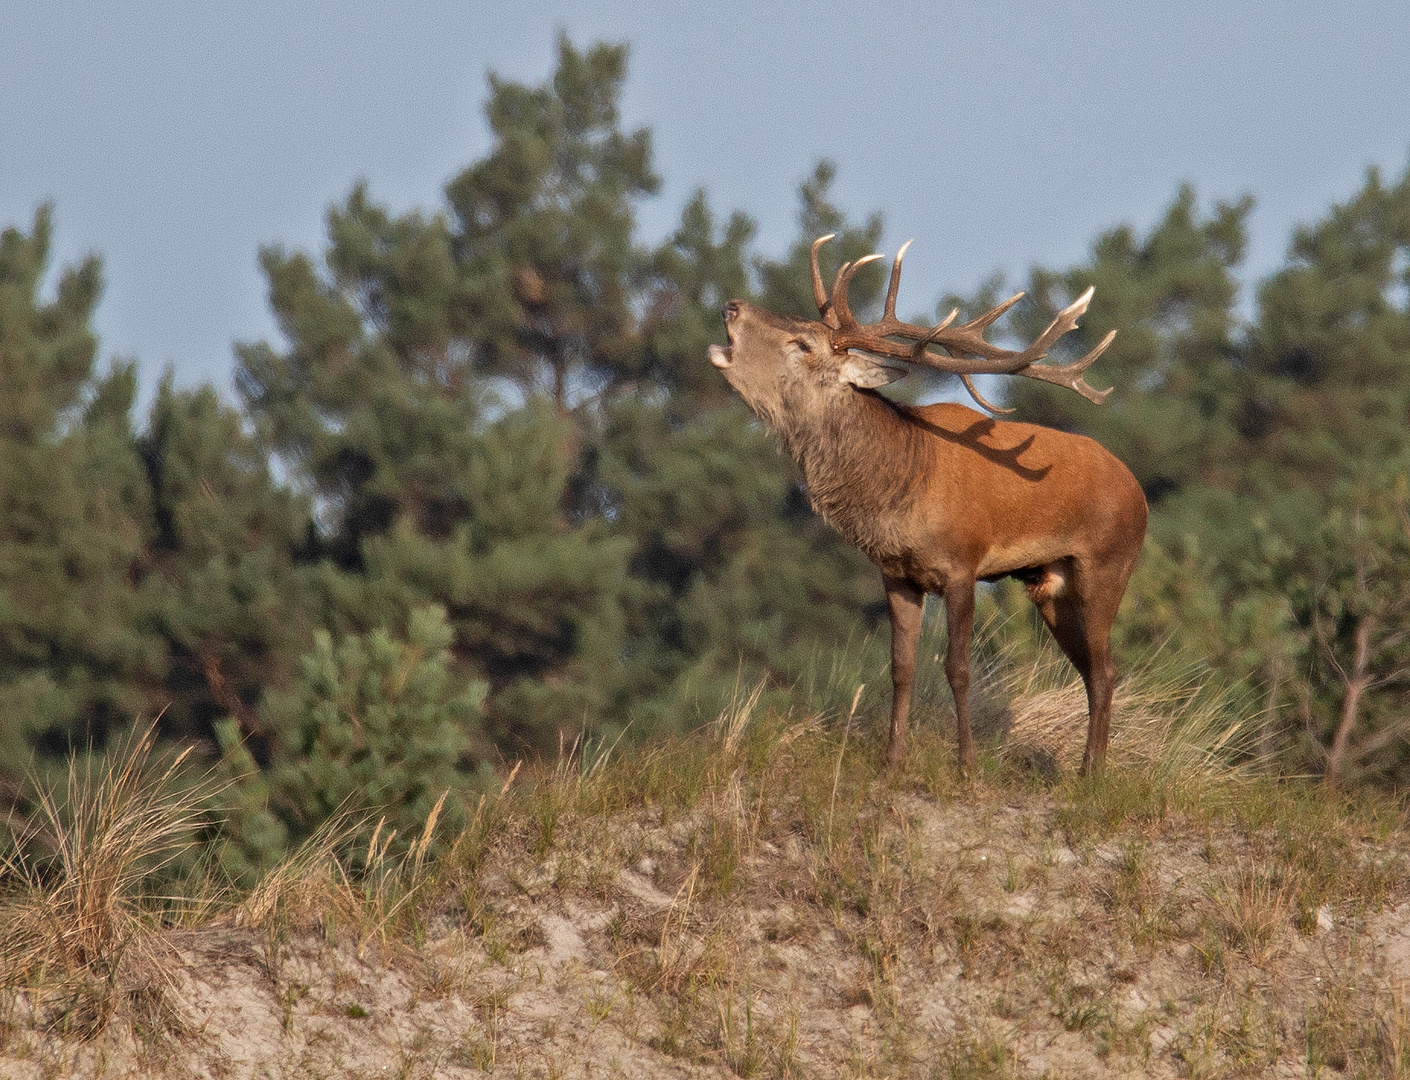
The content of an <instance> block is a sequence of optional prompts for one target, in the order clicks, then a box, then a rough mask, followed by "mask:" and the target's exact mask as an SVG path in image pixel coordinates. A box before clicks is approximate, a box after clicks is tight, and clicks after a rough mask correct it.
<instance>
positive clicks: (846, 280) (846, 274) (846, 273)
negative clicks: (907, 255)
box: [832, 255, 885, 330]
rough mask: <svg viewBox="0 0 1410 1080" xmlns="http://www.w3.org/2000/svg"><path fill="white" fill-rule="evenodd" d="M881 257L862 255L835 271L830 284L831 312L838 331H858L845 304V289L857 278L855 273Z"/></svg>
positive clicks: (849, 308)
mask: <svg viewBox="0 0 1410 1080" xmlns="http://www.w3.org/2000/svg"><path fill="white" fill-rule="evenodd" d="M884 257H885V256H882V255H863V256H862V257H861V258H860V259H858V260H857V261H856V262H849V263H843V264H842V266H841V268H840V269H839V270H838V271H837V277H836V279H835V280H834V281H833V283H832V310H833V312H834V313H835V314H836V316H837V322H838V327H839V329H842V330H860V329H861V327H859V326H858V325H857V320H856V318H855V317H853V315H852V308H851V305H849V304H848V303H847V288H848V286H850V285H851V284H852V279H853V278H854V277H856V276H857V271H858V270H860V269H861V268H862V267H864V266H866V265H867V263H873V262H876V260H877V259H881V258H884Z"/></svg>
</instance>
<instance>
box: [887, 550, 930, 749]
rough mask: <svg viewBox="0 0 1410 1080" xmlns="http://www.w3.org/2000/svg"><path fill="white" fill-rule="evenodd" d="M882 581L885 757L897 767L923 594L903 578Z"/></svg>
mask: <svg viewBox="0 0 1410 1080" xmlns="http://www.w3.org/2000/svg"><path fill="white" fill-rule="evenodd" d="M884 581H885V583H886V606H887V607H888V608H890V611H891V737H890V739H889V740H888V741H887V744H886V759H887V763H888V764H889V765H890V766H891V767H892V768H896V767H898V766H900V765H903V764H905V761H906V723H907V719H908V718H909V716H910V711H911V682H912V681H913V680H914V678H915V672H916V646H917V645H918V644H919V642H920V622H921V615H922V614H923V613H924V611H925V593H924V591H923V590H921V589H920V587H919V586H917V585H916V584H915V583H913V582H910V581H906V580H904V579H902V578H893V577H885V578H884Z"/></svg>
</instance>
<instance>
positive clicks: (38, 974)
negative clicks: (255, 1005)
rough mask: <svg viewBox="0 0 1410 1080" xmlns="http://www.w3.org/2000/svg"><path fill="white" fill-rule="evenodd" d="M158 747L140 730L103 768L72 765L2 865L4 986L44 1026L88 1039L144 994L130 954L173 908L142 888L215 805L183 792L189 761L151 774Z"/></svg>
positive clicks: (0, 972) (147, 979) (88, 761)
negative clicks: (127, 1000) (127, 1001)
mask: <svg viewBox="0 0 1410 1080" xmlns="http://www.w3.org/2000/svg"><path fill="white" fill-rule="evenodd" d="M154 738H155V731H154V727H148V728H146V729H145V730H142V731H134V732H133V733H132V734H131V735H129V737H128V738H127V739H126V740H125V741H124V742H123V743H121V744H119V745H118V746H117V747H115V748H114V749H113V751H112V752H111V754H110V755H109V757H108V758H107V759H106V760H99V759H98V758H96V757H95V756H94V755H91V754H90V755H87V756H86V757H84V758H83V759H82V760H81V761H80V760H79V759H75V760H73V761H72V762H71V763H70V766H69V772H68V778H67V779H68V782H67V785H66V787H65V788H64V789H63V790H55V789H53V788H48V787H44V788H41V789H40V790H39V791H38V793H37V800H36V801H37V807H38V809H37V813H36V814H35V816H34V818H33V819H32V822H31V825H30V827H29V829H28V830H26V831H24V832H22V833H21V834H20V835H19V836H18V837H17V838H16V843H15V847H14V849H13V850H12V851H11V852H9V853H8V854H6V855H5V856H4V857H3V859H0V879H3V880H4V882H5V884H6V885H7V887H8V888H7V891H6V894H5V897H4V902H3V907H0V939H3V943H4V944H3V949H0V980H2V981H3V982H2V983H0V985H3V986H4V987H5V988H6V989H8V990H11V991H15V990H23V991H27V993H28V996H27V998H26V1002H25V1003H26V1004H27V1005H28V1006H29V1008H30V1010H31V1012H32V1015H33V1016H34V1018H35V1020H36V1021H37V1022H39V1023H41V1024H43V1025H46V1026H57V1027H60V1028H63V1029H65V1030H73V1031H75V1032H77V1033H78V1034H80V1035H85V1036H88V1035H92V1034H95V1033H96V1032H97V1031H99V1030H101V1029H102V1027H103V1026H104V1025H105V1024H106V1023H107V1021H108V1019H109V1017H110V1016H111V1015H112V1013H113V1011H114V1009H115V1008H117V1007H118V1005H119V1004H120V1003H121V1001H122V998H123V996H124V995H125V994H126V995H127V996H129V997H130V996H132V995H133V994H137V995H138V996H143V995H145V996H147V997H151V995H152V985H153V983H152V978H151V975H152V971H151V970H150V969H151V965H143V964H142V963H141V962H140V959H141V958H140V957H139V958H137V959H134V957H133V956H132V954H133V952H134V946H137V945H139V944H143V943H144V942H143V941H142V939H143V938H144V937H150V933H149V932H150V931H151V930H152V929H153V927H154V926H155V925H156V922H157V913H158V912H159V911H160V910H161V909H162V908H163V907H164V906H166V905H164V903H163V901H167V900H171V899H174V898H168V897H162V896H153V895H152V894H151V893H150V892H149V891H147V889H146V885H147V883H148V882H150V881H152V880H153V877H154V875H156V874H157V873H158V872H159V871H160V870H162V868H163V867H165V866H166V865H168V864H169V863H171V862H172V860H174V859H176V858H177V857H178V856H179V855H180V854H181V853H182V852H183V851H185V850H186V849H187V848H188V847H189V845H190V843H191V840H192V837H193V836H194V834H195V833H196V830H197V829H198V828H199V827H201V826H202V825H203V824H205V823H206V822H207V821H208V819H209V814H208V812H207V811H206V810H205V806H206V804H207V800H208V799H209V798H210V795H211V790H210V788H209V786H208V785H205V784H201V783H198V784H195V785H188V786H182V785H181V784H180V782H179V781H180V777H181V775H182V767H183V764H184V763H185V760H186V757H187V754H186V753H182V754H179V755H178V756H177V757H176V758H175V759H174V760H172V761H170V762H169V763H167V764H165V765H164V766H161V765H158V764H156V763H155V762H154V757H153V744H154ZM168 910H169V909H168ZM147 944H150V943H147ZM136 951H139V952H141V951H142V950H140V949H139V950H136ZM144 966H145V967H146V968H147V970H145V971H144V970H142V969H143V968H144Z"/></svg>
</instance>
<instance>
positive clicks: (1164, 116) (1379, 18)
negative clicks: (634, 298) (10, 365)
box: [0, 0, 1410, 392]
mask: <svg viewBox="0 0 1410 1080" xmlns="http://www.w3.org/2000/svg"><path fill="white" fill-rule="evenodd" d="M560 28H561V29H565V30H567V31H568V33H569V34H570V35H571V36H572V38H573V39H574V40H575V41H576V42H577V43H578V44H579V45H586V44H588V43H590V42H592V41H594V40H599V39H607V40H614V41H623V40H625V41H628V42H630V43H631V46H632V54H631V55H632V60H631V75H630V79H629V83H628V86H627V90H626V96H625V102H624V113H625V121H626V123H627V124H628V125H629V126H639V125H646V126H649V127H651V128H652V130H653V132H654V136H655V146H656V165H657V170H658V172H660V174H661V175H662V177H663V178H664V181H665V184H664V187H663V189H662V193H661V195H660V196H659V197H658V198H656V199H655V200H652V201H651V202H650V203H649V204H647V205H646V206H644V207H643V208H642V213H641V224H642V230H643V235H644V236H645V237H646V238H648V239H653V238H657V237H660V236H662V235H664V234H665V233H667V232H668V231H669V230H670V229H671V227H672V226H673V224H674V221H675V218H676V216H677V215H678V213H679V211H680V209H681V207H682V205H683V204H684V203H685V201H686V200H687V199H688V198H689V196H690V194H691V192H692V191H693V190H694V189H695V188H696V187H698V186H703V187H704V188H706V190H707V191H708V192H709V194H710V197H711V200H712V202H713V204H714V206H715V207H716V208H717V209H719V210H722V211H724V210H730V209H735V208H740V209H744V210H746V211H747V212H749V213H750V214H751V215H752V216H753V217H754V218H755V219H756V220H757V222H758V224H759V241H760V245H761V247H763V248H764V249H765V250H770V251H777V250H780V249H782V248H783V246H784V245H785V244H786V243H787V242H788V241H789V239H790V238H791V237H792V236H793V234H794V229H795V225H794V218H795V213H796V195H795V191H796V187H797V184H798V182H799V180H800V179H801V178H802V177H803V176H804V175H806V174H807V173H808V172H809V171H810V169H811V167H812V164H813V162H815V161H816V160H817V158H818V157H820V156H828V157H831V158H833V159H835V160H836V161H837V163H838V166H839V177H838V187H837V190H838V195H839V197H840V199H841V201H842V202H843V204H844V205H845V206H846V207H847V208H848V209H849V210H850V211H851V212H853V213H854V214H855V215H856V216H858V217H860V216H863V215H865V214H866V213H868V212H870V211H872V210H880V211H881V212H882V213H883V214H884V215H885V219H886V223H887V238H888V244H889V245H891V246H894V244H895V243H897V242H899V241H901V240H904V239H905V238H907V237H910V236H915V237H916V238H917V240H916V245H915V247H914V248H913V252H912V254H911V256H910V258H909V259H908V260H907V263H906V265H907V282H906V285H905V286H904V289H903V307H904V306H907V304H909V306H910V307H911V309H912V310H920V309H924V308H928V307H929V306H930V305H931V304H933V303H934V301H935V299H936V297H937V296H938V295H940V294H941V293H943V292H945V291H947V290H955V291H965V290H968V289H970V288H972V287H973V286H974V285H976V284H977V283H978V282H979V281H981V280H982V279H983V278H984V277H986V276H987V275H988V274H990V273H991V272H993V271H995V270H1001V271H1004V272H1006V273H1008V274H1009V275H1010V276H1011V277H1017V276H1020V275H1022V274H1023V273H1024V272H1025V270H1026V268H1027V267H1028V266H1030V265H1032V264H1033V263H1046V264H1049V265H1062V264H1065V263H1070V262H1073V261H1075V260H1077V259H1079V258H1081V257H1082V255H1083V253H1084V252H1085V250H1086V248H1087V246H1088V244H1089V243H1090V242H1091V240H1092V239H1093V238H1094V237H1095V236H1096V235H1097V233H1098V232H1099V231H1101V230H1102V229H1105V228H1108V227H1110V226H1112V225H1115V224H1118V223H1121V222H1132V223H1134V224H1136V225H1137V226H1139V227H1141V228H1145V227H1148V226H1149V225H1150V224H1151V223H1152V222H1153V221H1154V220H1155V219H1156V218H1157V216H1158V215H1159V213H1160V212H1161V210H1162V209H1163V208H1164V207H1165V206H1166V205H1167V204H1168V202H1169V201H1170V199H1171V197H1172V196H1173V195H1174V193H1175V191H1176V188H1177V186H1178V185H1179V184H1180V182H1181V181H1185V180H1188V181H1191V182H1193V183H1194V184H1195V185H1196V187H1197V189H1198V191H1199V193H1200V197H1201V201H1202V202H1203V204H1204V205H1205V206H1208V205H1210V204H1212V202H1213V201H1214V200H1215V199H1233V198H1237V197H1238V196H1239V195H1241V194H1243V193H1245V192H1249V193H1251V194H1253V195H1254V196H1255V197H1256V199H1257V200H1258V205H1257V209H1256V210H1255V212H1254V215H1253V218H1252V222H1251V224H1252V243H1251V247H1250V252H1249V260H1248V274H1247V278H1248V279H1250V280H1251V279H1253V278H1256V277H1257V276H1258V275H1261V274H1263V273H1266V272H1268V271H1269V270H1270V269H1272V268H1274V267H1275V266H1276V265H1277V264H1278V262H1279V260H1280V259H1281V257H1282V254H1283V251H1284V249H1285V247H1286V244H1287V240H1288V238H1289V235H1290V232H1291V229H1292V227H1293V226H1294V225H1295V224H1296V223H1298V222H1300V221H1308V220H1312V219H1315V218H1316V217H1318V216H1320V215H1321V214H1322V213H1323V212H1324V211H1325V210H1326V208H1327V207H1328V206H1329V205H1330V204H1331V203H1332V202H1333V201H1336V200H1340V199H1344V198H1346V197H1347V196H1349V195H1350V194H1351V193H1352V192H1354V191H1355V189H1356V188H1357V187H1358V186H1359V184H1360V183H1361V181H1362V179H1363V177H1364V174H1365V170H1366V169H1367V167H1369V166H1373V165H1374V166H1379V167H1380V168H1382V169H1383V170H1384V171H1385V172H1386V173H1387V174H1389V175H1398V174H1399V173H1400V172H1401V171H1402V170H1403V169H1405V167H1406V165H1407V163H1408V162H1410V75H1407V72H1410V4H1406V3H1404V0H1395V2H1380V3H1369V2H1363V3H1358V2H1355V0H1352V2H1343V3H1340V4H1337V5H1326V4H1323V3H1311V2H1303V0H1297V2H1287V3H1278V2H1273V0H1264V2H1262V3H1246V2H1241V0H1226V2H1222V3H1213V2H1204V0H1199V2H1195V0H1188V2H1179V0H1172V2H1167V3H1162V4H1159V5H1155V4H1144V3H1131V2H1130V0H1126V2H1120V3H1118V2H1108V0H1100V2H1093V3H1069V2H1061V0H1048V2H1043V3H1033V2H1010V3H1003V4H999V3H987V2H974V3H966V4H958V3H948V2H942V3H929V4H922V3H895V4H889V5H888V4H867V5H862V4H844V3H826V2H823V3H813V4H808V5H788V4H781V3H772V2H767V0H758V2H754V3H735V2H697V3H694V4H691V5H674V4H651V3H641V2H638V3H630V4H629V3H616V2H610V3H609V2H597V3H593V2H588V3H576V4H574V3H562V2H534V0H530V2H517V3H498V4H488V3H479V2H476V3H465V2H460V3H457V2H451V0H427V2H423V3H403V4H371V3H363V2H358V0H348V2H344V3H332V2H312V3H298V2H292V3H291V2H284V0H281V2H274V0H229V2H227V3H225V4H221V5H205V4H191V3H189V2H182V3H171V2H167V3H158V2H129V3H108V4H101V5H100V4H97V3H75V2H70V0H48V2H46V3H45V4H35V3H33V2H32V0H31V2H20V0H0V225H8V224H20V225H27V224H28V222H29V220H30V218H31V216H32V214H33V211H34V208H35V207H36V206H37V205H38V204H39V203H40V202H42V201H44V200H46V199H52V200H53V201H54V202H55V206H56V220H57V226H58V229H57V237H56V239H57V252H56V254H57V256H58V258H59V259H60V260H67V261H71V260H73V259H75V258H77V257H79V256H80V255H82V254H84V253H86V252H88V251H97V252H98V253H100V254H101V255H102V256H103V258H104V261H105V267H106V276H107V282H108V286H107V292H106V294H105V297H104V300H103V303H102V306H101V308H100V309H99V313H98V319H97V322H98V328H99V330H100V332H101V334H102V336H103V354H104V356H105V357H106V356H109V355H112V354H121V355H125V356H133V357H136V358H137V359H138V360H139V361H140V363H141V365H142V372H143V379H144V384H145V385H146V388H147V390H148V392H150V388H151V386H152V385H153V384H154V382H155V380H156V378H158V377H159V376H160V373H161V371H162V370H163V369H164V368H165V367H166V366H167V365H171V366H172V367H173V368H174V369H175V371H176V374H177V378H178V380H179V381H180V382H182V383H184V384H191V383H195V382H198V381H200V380H203V379H211V380H215V381H216V382H218V383H219V384H220V385H221V386H222V387H224V388H226V389H228V387H229V379H230V372H231V368H232V359H231V343H232V342H233V341H235V340H252V339H257V338H261V337H272V336H274V335H275V334H276V330H275V328H274V326H273V324H272V322H271V320H270V318H269V315H268V312H267V310H266V307H265V302H264V286H263V281H262V280H261V277H260V275H259V271H258V266H257V262H256V257H257V250H258V247H259V245H260V244H262V243H270V242H280V243H283V244H285V245H287V246H290V247H300V248H306V249H317V248H319V247H320V245H321V243H322V231H323V215H324V212H325V210H326V208H327V206H328V205H329V204H330V203H332V202H335V201H337V200H339V199H341V198H342V197H343V196H344V195H345V194H346V193H347V191H348V189H349V188H350V187H351V185H352V184H353V182H354V181H355V180H356V179H358V178H366V179H367V180H368V182H369V183H370V186H371V190H372V193H373V195H374V196H376V197H377V198H379V199H381V200H383V201H385V202H387V203H389V204H390V205H391V206H392V207H393V208H394V209H398V210H404V209H409V208H411V207H422V208H429V209H435V208H437V207H439V206H440V204H441V186H442V185H443V183H444V182H445V181H446V180H447V179H448V178H449V177H450V176H452V175H453V174H454V173H455V172H457V171H458V170H459V169H460V168H461V167H463V166H464V165H465V164H467V163H468V162H470V161H472V160H474V159H475V158H477V157H479V156H480V155H482V154H483V153H484V152H485V151H486V150H487V149H488V147H489V140H488V136H487V133H486V130H485V126H484V122H483V118H482V115H481V105H482V103H483V100H484V97H485V76H486V72H487V71H488V70H489V69H494V70H496V71H497V72H499V73H500V74H501V75H503V76H506V77H509V78H514V79H519V80H524V81H534V82H537V81H540V80H542V79H543V78H545V77H546V75H547V74H548V72H549V71H550V69H551V66H552V62H553V53H554V41H555V35H556V33H557V31H558V30H559V29H560Z"/></svg>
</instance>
